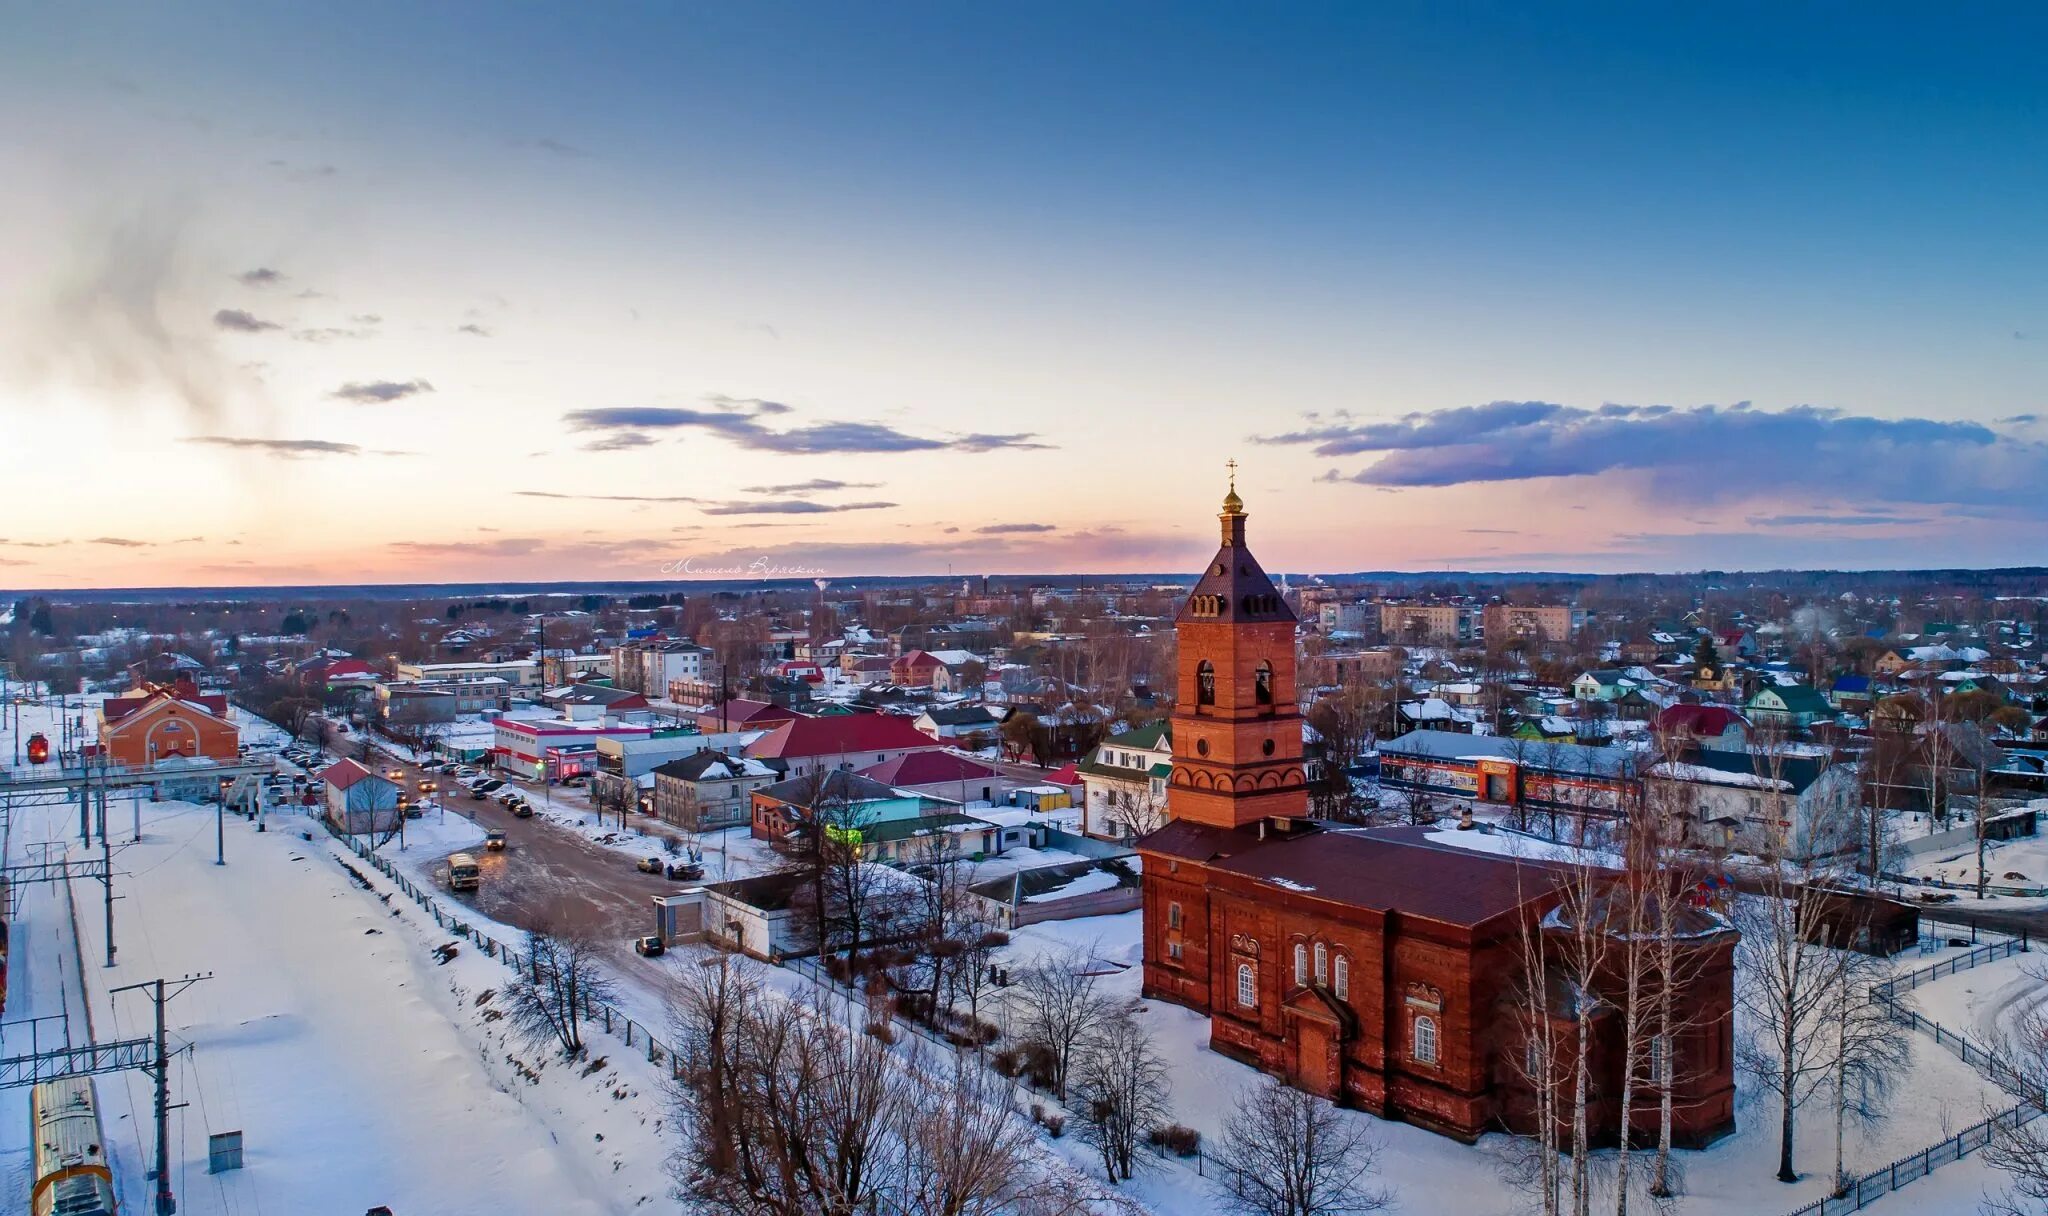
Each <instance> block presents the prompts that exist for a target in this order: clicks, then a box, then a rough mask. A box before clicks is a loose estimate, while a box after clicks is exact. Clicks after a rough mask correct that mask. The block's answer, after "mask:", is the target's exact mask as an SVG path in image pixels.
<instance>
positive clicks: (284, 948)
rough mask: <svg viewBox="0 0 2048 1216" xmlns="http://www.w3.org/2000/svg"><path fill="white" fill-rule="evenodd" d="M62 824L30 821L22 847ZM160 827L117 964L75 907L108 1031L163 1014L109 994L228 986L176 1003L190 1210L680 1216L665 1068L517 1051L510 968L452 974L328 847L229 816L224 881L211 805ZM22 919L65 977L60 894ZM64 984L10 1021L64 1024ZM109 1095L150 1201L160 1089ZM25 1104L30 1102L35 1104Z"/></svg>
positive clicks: (180, 1119)
mask: <svg viewBox="0 0 2048 1216" xmlns="http://www.w3.org/2000/svg"><path fill="white" fill-rule="evenodd" d="M60 826H61V825H57V824H39V823H38V822H37V814H36V813H34V812H30V813H28V814H25V815H23V816H22V818H21V820H20V821H19V822H17V823H16V824H15V825H14V828H13V830H14V832H15V839H14V842H13V844H14V846H15V849H16V850H17V855H18V854H19V850H20V849H21V848H22V846H23V845H24V844H26V843H27V842H29V841H32V840H37V839H44V838H47V837H48V835H49V834H50V833H49V829H52V828H58V827H60ZM143 826H144V840H143V842H142V843H141V844H139V845H134V846H131V847H130V848H128V849H126V850H124V851H123V852H122V853H121V854H120V858H119V862H118V865H119V867H120V868H121V869H122V870H123V871H125V872H126V874H127V875H129V877H127V878H125V880H123V881H121V882H120V883H119V886H118V888H117V889H118V890H119V892H120V894H121V895H122V896H123V897H124V898H123V902H122V903H121V904H120V905H118V907H117V922H116V927H115V934H116V940H117V942H118V944H119V946H120V952H119V964H118V965H117V966H116V967H114V968H112V969H105V968H101V967H99V966H97V965H96V960H97V959H99V958H100V957H101V951H102V950H103V939H102V937H101V931H100V926H99V919H98V915H97V907H96V901H95V899H94V898H93V896H95V895H96V894H97V892H96V891H91V890H85V889H81V890H80V891H79V892H78V893H77V894H78V899H79V912H80V915H79V916H78V918H77V923H78V926H79V928H80V930H82V932H83V936H84V941H83V949H84V956H85V959H86V960H87V966H86V969H85V981H86V984H87V986H88V987H89V988H90V990H91V994H92V995H91V1001H92V1005H93V1011H94V1017H95V1020H96V1027H97V1030H98V1033H99V1034H100V1036H101V1037H104V1038H113V1037H126V1036H132V1035H136V1034H139V1033H143V1032H144V1031H145V1030H146V1027H147V1024H148V1014H149V1006H148V1004H147V1002H146V1001H144V1000H142V999H141V998H140V997H139V996H137V995H135V994H128V995H122V996H118V997H110V996H109V995H108V992H109V989H111V988H114V987H118V986H120V985H123V984H128V983H136V982H141V981H145V980H151V979H155V978H157V977H158V976H164V977H168V978H173V979H175V978H176V977H178V976H181V975H186V974H197V973H210V974H211V976H212V978H211V979H208V980H206V981H204V982H202V983H199V984H197V985H195V986H193V987H192V988H191V989H190V990H189V991H187V992H186V993H184V994H183V995H181V996H179V997H178V998H177V1000H176V1001H174V1002H173V1003H172V1005H171V1007H170V1021H171V1026H172V1028H173V1032H174V1036H175V1039H176V1040H177V1042H179V1043H181V1044H189V1045H190V1050H189V1051H188V1052H187V1053H186V1054H185V1055H183V1056H182V1057H180V1060H179V1062H178V1064H177V1065H176V1067H175V1068H174V1069H173V1074H172V1084H173V1087H174V1091H175V1093H174V1098H175V1100H178V1101H184V1102H189V1103H191V1105H190V1106H189V1107H187V1108H186V1109H184V1110H182V1111H179V1112H177V1113H176V1114H175V1116H174V1118H173V1124H172V1130H173V1155H174V1164H173V1175H172V1176H173V1179H174V1181H175V1183H176V1184H177V1188H178V1191H179V1198H180V1201H181V1210H182V1211H184V1212H187V1213H193V1214H210V1213H231V1212H234V1213H240V1212H257V1211H271V1212H316V1211H334V1212H355V1211H363V1210H366V1209H367V1208H369V1207H370V1206H372V1205H374V1204H378V1203H388V1204H390V1205H392V1206H393V1208H394V1209H395V1210H398V1211H431V1212H437V1213H439V1212H446V1213H469V1212H474V1213H478V1214H480V1216H481V1214H483V1213H501V1212H508V1211H549V1212H572V1213H608V1212H626V1211H663V1210H670V1211H673V1210H678V1208H677V1205H676V1204H675V1203H674V1202H673V1201H671V1200H668V1199H666V1198H664V1194H665V1191H666V1188H667V1185H668V1184H667V1180H666V1178H665V1176H664V1175H663V1173H662V1168H661V1162H662V1157H663V1154H664V1152H665V1151H666V1150H665V1146H663V1145H662V1144H661V1143H660V1140H659V1137H658V1135H657V1129H658V1127H659V1123H660V1120H661V1119H662V1117H663V1114H664V1111H663V1106H662V1098H661V1092H660V1079H659V1076H658V1070H655V1069H652V1068H650V1067H647V1066H646V1065H645V1062H644V1061H638V1062H637V1063H638V1065H639V1066H638V1067H635V1066H634V1065H635V1063H636V1061H634V1060H633V1059H632V1057H631V1056H630V1053H614V1054H613V1060H614V1062H613V1063H610V1064H608V1065H607V1066H606V1067H604V1068H600V1069H598V1070H597V1071H596V1073H595V1074H593V1075H589V1076H585V1075H583V1074H582V1067H581V1066H578V1067H576V1068H573V1069H572V1068H566V1067H563V1066H561V1065H559V1064H557V1063H554V1062H552V1061H550V1059H549V1053H548V1052H546V1051H534V1050H531V1049H528V1048H526V1047H525V1046H524V1045H522V1044H518V1043H508V1042H507V1041H506V1035H505V1031H504V1029H503V1024H502V1022H499V1021H497V1020H496V1019H495V1018H492V1019H490V1020H485V1019H486V1018H487V1016H488V1014H489V1012H490V1005H489V1002H488V1001H486V1002H484V1004H482V1005H479V1004H478V994H480V993H482V992H484V991H486V990H491V989H501V988H502V987H503V985H504V981H505V978H506V976H505V971H504V968H503V967H502V966H501V965H500V964H498V963H496V962H494V961H492V960H489V959H486V958H484V957H482V956H481V955H480V954H476V953H475V952H473V951H465V952H464V953H463V954H461V955H458V957H457V958H456V959H455V960H454V961H453V962H452V963H449V964H447V965H445V966H442V965H437V964H436V962H435V960H434V958H433V956H432V954H431V949H432V947H433V946H435V945H438V944H440V943H441V942H443V941H445V940H446V937H447V935H446V934H443V933H440V932H439V931H437V930H435V929H434V927H433V925H432V923H431V921H428V920H426V919H425V918H424V917H423V916H422V914H420V913H419V912H418V911H417V910H416V909H414V908H413V907H412V905H411V904H410V903H409V902H407V901H405V900H404V899H403V898H402V897H401V898H399V899H397V900H394V901H392V902H391V903H390V904H388V905H387V904H386V903H385V902H383V901H380V900H379V899H378V898H377V897H376V896H375V895H374V894H372V893H370V892H367V891H365V890H363V889H362V888H361V887H359V886H358V885H357V884H356V883H355V882H354V880H352V879H351V878H350V877H349V876H348V874H347V873H346V871H344V870H343V868H342V866H341V865H340V864H339V862H338V860H337V858H336V857H335V855H334V852H333V850H332V847H331V846H330V843H329V842H328V840H327V838H326V837H325V836H324V834H321V835H317V836H315V837H314V838H313V839H312V840H306V839H302V838H301V837H300V836H298V835H296V834H293V833H291V832H288V831H283V830H278V831H270V832H265V833H260V834H259V833H256V832H254V831H253V830H252V829H251V828H250V827H249V826H248V825H247V824H245V823H241V822H239V821H232V820H231V821H230V827H231V829H232V831H231V833H230V837H229V841H228V865H227V866H225V867H217V866H215V865H214V864H213V856H212V854H213V850H212V848H211V847H210V846H211V845H212V844H213V834H214V815H213V813H212V811H211V809H210V808H203V807H198V806H193V805H190V804H186V803H168V802H167V803H157V804H150V805H148V806H147V807H146V808H145V814H144V825H143ZM279 826H280V827H282V826H283V825H282V824H280V825H279ZM359 868H360V867H359ZM21 919H22V921H23V923H24V928H25V930H26V933H27V940H26V943H25V944H26V945H27V946H28V950H29V952H30V956H31V957H30V958H29V960H28V961H27V962H26V963H25V964H24V965H25V966H26V967H27V968H28V969H29V974H30V976H31V977H35V976H38V975H39V974H41V973H42V972H44V971H47V970H48V969H50V968H52V967H56V966H62V961H61V960H62V959H63V953H62V951H61V950H55V949H52V946H54V944H55V943H56V941H57V940H58V939H59V938H62V937H64V936H66V935H67V934H68V932H69V921H70V907H69V903H68V901H67V900H66V899H64V898H63V893H62V891H61V889H58V888H49V887H45V888H42V889H40V891H39V892H32V893H31V895H30V897H29V899H28V901H27V903H26V904H25V906H24V909H23V913H22V918H21ZM71 982H72V983H74V984H75V983H76V976H75V969H74V975H73V977H72V981H71ZM49 988H50V986H49V984H47V983H42V982H36V983H31V985H30V986H29V993H28V1002H27V1005H28V1007H27V1008H21V1009H17V1008H14V1007H10V1009H9V1011H8V1016H9V1017H10V1018H15V1017H19V1016H29V1015H36V1014H39V1013H41V1012H43V1008H42V1007H45V1006H48V1005H49V1003H50V1001H51V999H52V994H51V992H50V991H49ZM603 1053H604V1052H603V1048H602V1047H600V1049H599V1052H598V1053H595V1054H603ZM522 1067H523V1068H524V1069H530V1070H531V1071H532V1072H533V1073H534V1074H535V1075H536V1076H538V1077H539V1079H538V1080H529V1079H527V1077H526V1075H525V1074H524V1072H523V1071H522ZM614 1090H618V1091H620V1092H622V1093H624V1094H625V1095H626V1096H625V1097H620V1098H614V1097H612V1093H613V1091H614ZM99 1093H100V1102H101V1106H102V1109H103V1118H104V1120H105V1123H106V1135H107V1139H108V1142H109V1144H110V1147H111V1151H112V1154H113V1160H114V1162H115V1164H116V1166H117V1169H118V1171H119V1176H120V1180H121V1188H122V1194H123V1197H124V1199H125V1200H126V1201H127V1202H128V1203H130V1204H136V1205H138V1207H139V1205H140V1203H141V1202H142V1200H143V1199H144V1197H145V1196H146V1194H147V1191H146V1190H145V1189H144V1188H145V1186H146V1185H147V1184H146V1183H145V1182H144V1179H143V1171H144V1169H145V1167H146V1161H147V1158H148V1157H149V1156H150V1154H151V1153H152V1152H153V1147H152V1144H153V1141H152V1137H151V1134H150V1132H149V1119H148V1110H149V1095H150V1085H149V1083H148V1081H147V1080H146V1079H145V1078H143V1077H142V1076H141V1075H139V1074H134V1073H128V1074H116V1075H113V1076H110V1077H106V1078H102V1079H101V1081H100V1082H99ZM8 1101H9V1102H11V1103H13V1104H15V1105H17V1106H18V1107H20V1109H21V1110H22V1111H25V1103H26V1093H25V1092H24V1091H15V1093H13V1094H10V1095H9V1098H8ZM25 1121H26V1116H25V1114H20V1115H19V1117H17V1118H15V1119H10V1120H7V1121H5V1126H6V1127H7V1128H9V1129H12V1128H14V1127H16V1126H17V1125H18V1124H23V1123H25ZM235 1129H239V1130H241V1131H243V1133H244V1135H245V1137H246V1139H245V1146H246V1147H245V1151H246V1159H247V1166H246V1168H244V1169H243V1170H241V1171H239V1172H234V1173H227V1174H221V1175H213V1176H209V1175H208V1174H207V1173H206V1172H205V1171H206V1166H205V1162H206V1145H207V1139H206V1138H207V1136H208V1134H209V1133H213V1132H220V1131H227V1130H235ZM9 1147H10V1148H15V1149H16V1151H17V1152H18V1151H19V1148H18V1146H17V1145H15V1144H12V1143H10V1145H9ZM8 1160H9V1162H10V1165H13V1164H15V1158H14V1157H12V1156H10V1157H9V1158H8ZM10 1172H12V1170H10ZM10 1193H12V1194H20V1193H21V1192H20V1191H18V1190H17V1191H11V1192H10Z"/></svg>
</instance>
